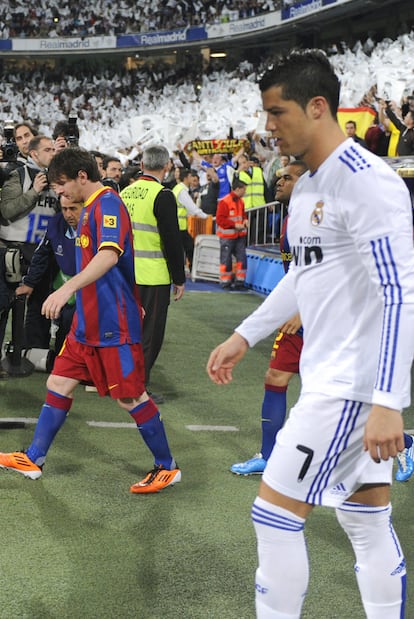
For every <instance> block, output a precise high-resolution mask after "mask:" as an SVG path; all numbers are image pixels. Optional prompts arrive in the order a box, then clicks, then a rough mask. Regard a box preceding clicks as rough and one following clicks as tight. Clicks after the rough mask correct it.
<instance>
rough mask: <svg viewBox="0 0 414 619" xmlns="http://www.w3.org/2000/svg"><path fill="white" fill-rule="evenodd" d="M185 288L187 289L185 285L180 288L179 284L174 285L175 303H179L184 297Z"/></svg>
mask: <svg viewBox="0 0 414 619" xmlns="http://www.w3.org/2000/svg"><path fill="white" fill-rule="evenodd" d="M184 288H185V285H184V284H181V285H180V286H178V285H177V284H173V298H174V301H179V300H180V299H181V298H182V297H183V294H184Z"/></svg>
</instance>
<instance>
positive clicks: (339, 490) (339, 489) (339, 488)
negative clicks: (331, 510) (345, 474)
mask: <svg viewBox="0 0 414 619" xmlns="http://www.w3.org/2000/svg"><path fill="white" fill-rule="evenodd" d="M331 494H340V495H347V494H348V490H347V489H346V486H345V484H342V483H341V484H337V485H336V486H334V487H333V488H332V490H331Z"/></svg>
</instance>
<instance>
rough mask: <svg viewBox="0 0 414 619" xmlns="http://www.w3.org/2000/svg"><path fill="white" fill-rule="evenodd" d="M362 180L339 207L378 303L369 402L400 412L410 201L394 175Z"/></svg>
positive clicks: (413, 336)
mask: <svg viewBox="0 0 414 619" xmlns="http://www.w3.org/2000/svg"><path fill="white" fill-rule="evenodd" d="M364 176H365V178H363V183H360V184H359V187H358V190H359V195H358V196H355V192H354V195H353V197H354V200H353V201H350V202H349V203H348V204H347V205H345V212H344V216H345V217H346V218H347V226H348V229H349V230H350V232H351V235H352V237H353V238H354V240H355V249H356V251H357V252H358V254H359V256H360V258H361V260H362V264H363V266H364V267H365V268H366V269H367V271H368V274H369V277H370V279H371V281H372V282H373V283H374V285H375V286H376V288H377V290H378V294H379V296H380V297H381V298H382V301H383V303H382V307H383V313H382V335H381V342H380V352H379V358H378V366H377V376H376V382H375V387H374V391H373V396H372V402H373V403H374V404H379V405H382V406H386V407H388V408H393V409H396V410H400V409H402V408H403V407H404V406H407V405H408V404H409V400H410V393H409V391H410V390H409V387H410V385H409V376H410V368H411V364H412V359H413V352H414V330H413V328H412V325H413V324H414V284H413V273H414V260H413V227H412V211H411V200H410V196H409V192H408V190H407V187H406V186H405V183H404V182H403V181H402V180H401V179H400V178H399V177H398V176H397V174H395V173H394V172H391V171H390V174H386V175H384V174H381V173H378V172H377V171H375V170H371V171H370V173H369V174H366V175H364ZM349 195H352V194H349ZM391 200H392V204H391V202H390V201H391ZM352 202H353V203H352ZM391 207H392V208H391ZM356 209H357V210H356ZM391 213H392V214H391ZM407 377H408V378H407Z"/></svg>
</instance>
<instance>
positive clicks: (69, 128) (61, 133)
mask: <svg viewBox="0 0 414 619" xmlns="http://www.w3.org/2000/svg"><path fill="white" fill-rule="evenodd" d="M77 121H78V117H77V116H75V115H70V116H69V118H68V120H67V121H66V120H59V121H58V122H57V123H56V125H55V128H54V129H53V134H52V138H53V140H54V142H55V150H56V152H57V153H58V152H59V151H61V150H62V149H63V148H67V147H68V146H78V143H79V129H78V123H77Z"/></svg>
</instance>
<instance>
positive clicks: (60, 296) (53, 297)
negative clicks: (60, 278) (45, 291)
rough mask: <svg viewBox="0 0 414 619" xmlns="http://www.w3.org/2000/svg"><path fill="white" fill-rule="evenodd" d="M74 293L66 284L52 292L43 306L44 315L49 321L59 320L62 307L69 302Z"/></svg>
mask: <svg viewBox="0 0 414 619" xmlns="http://www.w3.org/2000/svg"><path fill="white" fill-rule="evenodd" d="M73 292H74V291H73V290H71V289H70V288H69V286H66V284H64V285H63V286H61V288H58V290H56V291H55V292H52V294H50V295H49V296H48V297H47V299H46V301H45V302H44V303H43V305H42V315H43V316H45V318H48V319H49V320H55V319H56V318H58V317H59V314H60V312H61V310H62V307H63V306H64V305H65V304H66V303H67V302H68V300H69V299H70V297H71V296H72V294H73Z"/></svg>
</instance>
